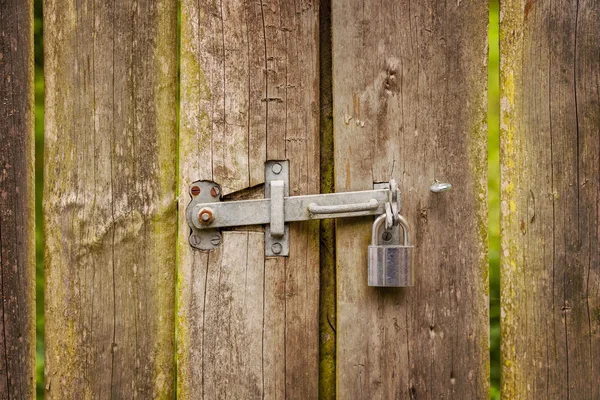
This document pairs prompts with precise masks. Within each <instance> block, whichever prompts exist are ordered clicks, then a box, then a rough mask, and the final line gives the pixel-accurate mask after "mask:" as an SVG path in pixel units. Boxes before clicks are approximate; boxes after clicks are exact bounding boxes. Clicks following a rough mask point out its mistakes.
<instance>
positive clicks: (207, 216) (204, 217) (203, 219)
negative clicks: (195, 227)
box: [198, 208, 214, 225]
mask: <svg viewBox="0 0 600 400" xmlns="http://www.w3.org/2000/svg"><path fill="white" fill-rule="evenodd" d="M198 220H199V221H200V223H201V224H204V225H210V224H211V223H212V222H213V220H214V217H213V211H212V210H211V209H210V208H203V209H202V210H200V212H199V213H198Z"/></svg>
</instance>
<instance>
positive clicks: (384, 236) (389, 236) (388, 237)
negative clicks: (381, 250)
mask: <svg viewBox="0 0 600 400" xmlns="http://www.w3.org/2000/svg"><path fill="white" fill-rule="evenodd" d="M381 238H382V239H383V241H384V242H389V241H390V240H392V232H390V231H383V234H382V235H381Z"/></svg>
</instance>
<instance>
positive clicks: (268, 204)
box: [186, 160, 400, 256]
mask: <svg viewBox="0 0 600 400" xmlns="http://www.w3.org/2000/svg"><path fill="white" fill-rule="evenodd" d="M289 187H290V183H289V161H285V160H283V161H267V163H266V165H265V198H264V199H258V200H256V199H255V200H238V201H222V200H221V196H220V194H221V188H220V186H219V185H218V184H216V183H214V182H210V181H198V182H194V183H193V184H192V187H191V189H190V194H191V195H192V201H191V202H190V204H189V205H188V207H187V209H186V218H187V222H188V225H189V226H190V228H191V234H190V245H191V246H193V247H195V248H197V249H200V250H213V249H215V248H216V247H217V246H219V244H220V243H221V235H220V233H219V231H218V229H219V228H227V227H236V226H248V225H265V255H266V256H287V255H289V227H288V222H295V221H308V220H314V219H325V218H344V217H358V216H365V215H382V214H386V211H387V215H388V216H391V215H392V214H393V213H396V214H397V213H398V211H399V210H400V193H399V191H398V189H397V187H396V185H395V183H394V182H393V181H391V182H390V183H379V184H376V185H375V189H373V190H365V191H359V192H345V193H330V194H313V195H305V196H290V195H289V190H290V189H289ZM213 194H214V196H213ZM385 228H386V229H387V230H388V236H389V237H390V238H391V239H394V242H396V241H399V239H396V238H399V234H398V232H399V230H398V226H397V224H395V225H394V226H393V227H392V219H391V217H388V218H386V223H385Z"/></svg>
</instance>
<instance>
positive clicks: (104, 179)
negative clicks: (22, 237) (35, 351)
mask: <svg viewBox="0 0 600 400" xmlns="http://www.w3.org/2000/svg"><path fill="white" fill-rule="evenodd" d="M44 26H45V38H44V43H45V80H46V100H45V101H46V114H45V117H46V120H45V130H46V131H45V157H46V160H45V200H44V213H45V214H44V222H45V234H46V252H45V256H46V289H45V290H46V291H45V298H46V307H45V316H46V338H45V339H46V371H45V375H46V396H47V398H60V399H62V398H75V397H86V398H87V397H90V398H91V397H94V398H95V397H101V398H108V397H110V398H113V397H114V398H172V397H173V393H174V369H175V368H174V355H175V354H174V351H175V344H174V339H175V333H174V332H175V321H174V315H175V311H174V307H175V276H176V272H175V271H176V265H175V256H176V221H177V218H176V200H175V191H176V177H177V175H176V174H177V172H176V164H177V161H176V160H177V150H176V144H177V123H176V114H177V103H176V102H177V4H176V3H175V2H173V1H166V0H161V1H157V2H155V1H146V0H142V1H138V0H130V1H118V2H110V3H107V2H105V1H99V0H98V1H91V0H88V1H86V0H81V1H75V2H63V1H56V0H46V1H45V2H44Z"/></svg>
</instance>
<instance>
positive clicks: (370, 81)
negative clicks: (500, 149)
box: [332, 0, 489, 399]
mask: <svg viewBox="0 0 600 400" xmlns="http://www.w3.org/2000/svg"><path fill="white" fill-rule="evenodd" d="M332 21H333V23H332V26H333V53H332V54H333V121H334V143H335V189H336V191H337V192H342V191H349V190H365V189H370V188H372V187H373V183H374V182H386V181H388V180H389V179H390V178H391V177H394V178H395V179H396V180H397V181H398V183H399V186H400V190H401V191H402V203H403V205H402V214H403V215H404V216H406V218H407V219H408V221H409V223H410V227H411V235H412V236H411V237H412V238H413V241H414V244H415V246H416V254H415V262H416V264H415V270H416V272H415V274H416V278H415V281H416V283H415V286H414V287H412V288H406V289H380V288H371V287H368V286H367V284H366V282H367V268H366V266H367V246H368V244H369V242H370V233H371V230H370V226H371V223H372V219H370V218H364V219H348V220H338V221H337V222H336V226H337V228H336V235H337V240H336V244H337V321H338V323H337V377H338V383H337V390H338V396H339V398H342V399H350V398H364V399H367V398H370V399H372V398H381V399H390V398H400V399H407V398H411V399H412V398H422V397H423V398H430V397H431V398H454V397H456V398H464V399H467V398H469V399H470V398H473V399H475V398H478V399H482V398H486V397H487V396H488V391H489V316H488V315H489V313H488V258H487V126H486V113H487V97H486V83H487V21H488V6H487V2H483V1H480V2H460V1H459V2H451V3H447V2H446V3H445V2H441V3H440V2H434V1H419V2H408V1H407V2H404V1H402V2H397V1H392V0H390V1H384V2H383V3H372V2H361V1H347V2H332ZM436 180H439V181H441V182H449V183H451V184H452V185H453V188H452V190H451V191H449V192H445V193H439V194H434V193H432V192H430V190H429V187H430V185H431V184H433V183H434V182H435V181H436Z"/></svg>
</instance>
